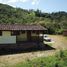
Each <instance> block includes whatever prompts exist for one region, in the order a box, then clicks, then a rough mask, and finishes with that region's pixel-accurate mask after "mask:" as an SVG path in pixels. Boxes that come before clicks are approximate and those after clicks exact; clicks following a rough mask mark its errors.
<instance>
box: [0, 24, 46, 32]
mask: <svg viewBox="0 0 67 67" xmlns="http://www.w3.org/2000/svg"><path fill="white" fill-rule="evenodd" d="M0 30H5V31H8V30H18V31H19V30H47V29H46V28H44V27H43V26H41V25H23V24H0Z"/></svg>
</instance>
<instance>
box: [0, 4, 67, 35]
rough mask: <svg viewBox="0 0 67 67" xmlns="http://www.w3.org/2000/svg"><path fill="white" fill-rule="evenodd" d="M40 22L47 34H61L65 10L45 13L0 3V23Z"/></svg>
mask: <svg viewBox="0 0 67 67" xmlns="http://www.w3.org/2000/svg"><path fill="white" fill-rule="evenodd" d="M3 23H4V24H40V25H42V26H44V27H46V28H47V30H48V33H49V34H62V32H63V30H64V29H67V12H64V11H59V12H52V13H45V12H42V11H41V10H39V9H37V10H33V9H30V10H26V9H21V8H14V7H12V6H9V5H6V4H1V3H0V24H3Z"/></svg>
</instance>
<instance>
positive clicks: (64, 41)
mask: <svg viewBox="0 0 67 67" xmlns="http://www.w3.org/2000/svg"><path fill="white" fill-rule="evenodd" d="M49 37H50V38H51V39H52V40H54V44H53V45H52V46H53V47H54V48H56V49H67V37H64V36H61V35H49Z"/></svg>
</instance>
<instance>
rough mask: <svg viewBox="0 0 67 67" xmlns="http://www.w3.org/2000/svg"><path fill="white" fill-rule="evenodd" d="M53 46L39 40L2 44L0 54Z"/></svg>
mask: <svg viewBox="0 0 67 67" xmlns="http://www.w3.org/2000/svg"><path fill="white" fill-rule="evenodd" d="M52 49H54V48H52V47H51V46H48V45H47V44H43V43H42V42H37V41H25V42H17V43H16V44H0V55H6V54H16V53H25V52H33V51H43V50H52Z"/></svg>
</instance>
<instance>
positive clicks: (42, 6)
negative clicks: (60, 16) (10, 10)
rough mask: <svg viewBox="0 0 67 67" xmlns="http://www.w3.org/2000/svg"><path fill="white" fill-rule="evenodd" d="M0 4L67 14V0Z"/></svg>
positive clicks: (20, 0) (3, 0)
mask: <svg viewBox="0 0 67 67" xmlns="http://www.w3.org/2000/svg"><path fill="white" fill-rule="evenodd" d="M0 3H3V4H8V5H10V6H13V7H17V8H18V7H19V8H23V9H34V10H37V9H39V10H41V11H43V12H49V13H51V12H58V11H66V12H67V0H0Z"/></svg>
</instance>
